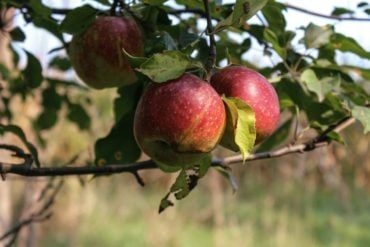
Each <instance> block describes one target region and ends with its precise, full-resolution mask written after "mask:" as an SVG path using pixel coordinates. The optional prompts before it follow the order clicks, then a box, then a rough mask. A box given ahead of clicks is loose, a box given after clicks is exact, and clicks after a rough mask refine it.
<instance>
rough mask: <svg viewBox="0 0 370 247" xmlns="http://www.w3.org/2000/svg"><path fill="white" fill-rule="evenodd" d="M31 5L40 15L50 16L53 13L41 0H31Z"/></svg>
mask: <svg viewBox="0 0 370 247" xmlns="http://www.w3.org/2000/svg"><path fill="white" fill-rule="evenodd" d="M29 6H30V7H31V8H32V9H33V11H34V12H35V13H37V14H38V15H40V16H43V17H49V16H50V15H51V9H49V8H48V7H46V6H45V5H44V4H43V3H42V1H41V0H30V1H29Z"/></svg>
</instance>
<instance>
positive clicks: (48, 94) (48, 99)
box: [42, 86, 62, 110]
mask: <svg viewBox="0 0 370 247" xmlns="http://www.w3.org/2000/svg"><path fill="white" fill-rule="evenodd" d="M42 106H43V107H44V108H49V109H55V110H60V108H61V107H62V97H61V96H60V95H59V94H58V93H57V91H56V90H55V87H53V86H49V87H47V88H45V89H44V90H43V91H42Z"/></svg>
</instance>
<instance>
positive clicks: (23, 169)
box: [0, 117, 355, 185]
mask: <svg viewBox="0 0 370 247" xmlns="http://www.w3.org/2000/svg"><path fill="white" fill-rule="evenodd" d="M354 122H355V119H354V118H353V117H346V118H344V119H342V120H341V121H339V122H338V123H336V124H334V125H332V126H330V127H329V128H328V129H327V130H326V131H324V132H323V133H322V134H320V135H318V136H317V137H315V138H313V139H311V140H309V141H307V142H305V143H301V144H291V145H288V146H286V147H282V148H279V149H276V150H272V151H269V152H261V153H255V154H252V155H250V156H249V157H248V158H247V159H246V162H251V161H254V160H260V159H269V158H276V157H281V156H285V155H288V154H292V153H304V152H310V151H312V150H315V149H317V148H321V147H325V146H327V145H329V144H330V143H331V139H330V138H329V134H330V133H331V132H337V133H338V132H340V131H342V130H343V129H345V128H347V127H349V126H350V125H352V124H353V123H354ZM1 147H4V145H2V144H1V145H0V148H1ZM242 162H243V157H242V156H241V155H235V156H230V157H226V158H223V159H214V160H213V161H212V166H213V167H217V166H230V165H233V164H238V163H242ZM149 169H158V166H157V165H156V164H155V162H154V161H152V160H147V161H142V162H137V163H132V164H111V165H105V166H80V167H72V166H62V167H31V166H28V165H24V164H21V165H19V164H8V163H1V162H0V171H1V173H3V174H17V175H20V176H26V177H48V176H72V175H104V174H115V173H131V174H133V175H134V176H135V178H136V179H137V180H138V182H139V183H140V184H141V185H143V181H142V180H141V178H140V176H139V174H138V172H139V171H141V170H149Z"/></svg>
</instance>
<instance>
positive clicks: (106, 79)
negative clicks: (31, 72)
mask: <svg viewBox="0 0 370 247" xmlns="http://www.w3.org/2000/svg"><path fill="white" fill-rule="evenodd" d="M123 49H125V50H126V51H127V52H128V53H129V54H132V55H134V56H142V55H143V53H144V44H143V35H142V32H141V30H140V27H139V26H138V24H137V23H136V22H135V21H134V20H133V19H130V18H126V17H118V16H100V17H97V18H96V19H95V20H94V21H93V23H92V24H91V25H90V26H89V27H88V28H87V29H86V30H85V31H84V32H83V33H82V34H78V35H75V36H73V38H72V41H71V43H70V45H69V47H68V54H69V57H70V60H71V63H72V66H73V68H74V69H75V71H76V73H77V75H78V76H79V77H80V78H81V80H82V81H83V82H85V83H86V84H87V85H89V86H90V87H93V88H96V89H103V88H108V87H120V86H124V85H129V84H132V83H134V82H135V81H136V76H135V73H134V71H133V69H132V68H131V67H130V65H129V63H128V61H127V58H126V57H125V55H124V53H123Z"/></svg>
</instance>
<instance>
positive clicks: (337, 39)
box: [331, 33, 370, 59]
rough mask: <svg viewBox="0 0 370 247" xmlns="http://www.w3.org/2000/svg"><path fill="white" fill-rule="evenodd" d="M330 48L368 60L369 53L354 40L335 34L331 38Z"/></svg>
mask: <svg viewBox="0 0 370 247" xmlns="http://www.w3.org/2000/svg"><path fill="white" fill-rule="evenodd" d="M331 46H332V47H333V48H334V49H337V50H339V51H342V52H351V53H354V54H356V55H358V56H359V57H362V58H367V59H370V52H368V51H366V50H365V49H364V48H363V47H362V46H361V45H359V44H358V43H357V41H356V40H354V39H353V38H350V37H346V36H344V35H343V34H339V33H336V34H335V35H333V37H332V38H331Z"/></svg>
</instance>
